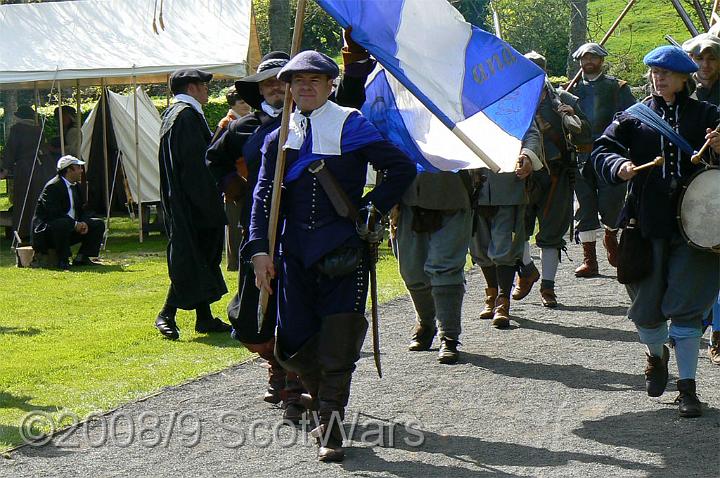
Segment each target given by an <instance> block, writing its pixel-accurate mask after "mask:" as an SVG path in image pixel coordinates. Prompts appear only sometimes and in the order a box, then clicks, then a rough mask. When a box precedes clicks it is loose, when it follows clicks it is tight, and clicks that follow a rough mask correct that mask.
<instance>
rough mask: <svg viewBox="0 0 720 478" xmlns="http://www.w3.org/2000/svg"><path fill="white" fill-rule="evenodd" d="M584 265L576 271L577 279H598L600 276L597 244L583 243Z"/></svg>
mask: <svg viewBox="0 0 720 478" xmlns="http://www.w3.org/2000/svg"><path fill="white" fill-rule="evenodd" d="M582 245H583V263H582V264H580V267H578V268H577V269H575V277H596V276H597V275H598V262H597V252H596V250H595V242H583V243H582Z"/></svg>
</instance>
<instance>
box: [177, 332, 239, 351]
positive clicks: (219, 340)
mask: <svg viewBox="0 0 720 478" xmlns="http://www.w3.org/2000/svg"><path fill="white" fill-rule="evenodd" d="M190 342H196V343H199V344H205V345H212V346H213V347H221V348H238V347H242V346H243V344H241V343H240V342H238V341H237V340H234V339H232V338H231V337H230V332H228V333H226V334H205V335H198V336H195V337H193V338H192V339H191V340H190Z"/></svg>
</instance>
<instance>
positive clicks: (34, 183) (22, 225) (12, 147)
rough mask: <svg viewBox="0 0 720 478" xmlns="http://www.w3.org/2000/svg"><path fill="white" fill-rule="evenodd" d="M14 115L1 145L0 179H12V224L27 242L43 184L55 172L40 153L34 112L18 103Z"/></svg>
mask: <svg viewBox="0 0 720 478" xmlns="http://www.w3.org/2000/svg"><path fill="white" fill-rule="evenodd" d="M14 116H15V121H16V122H15V124H14V125H13V126H12V128H10V135H9V136H8V139H7V143H6V145H5V151H4V154H3V161H2V168H0V178H2V177H5V176H11V177H12V178H13V181H14V185H13V194H12V204H13V208H12V211H13V214H12V225H13V229H14V230H15V231H17V233H18V236H19V237H20V240H21V241H22V242H29V241H30V231H31V227H30V226H31V224H32V217H33V212H34V211H35V204H36V203H37V200H38V198H39V197H40V192H41V191H42V190H43V187H44V186H45V183H47V182H48V181H49V180H50V179H51V178H52V177H53V176H54V175H55V163H54V162H53V161H52V160H51V159H49V158H45V157H44V155H43V150H42V148H41V146H43V145H42V144H41V139H42V128H41V127H40V126H38V125H36V124H35V111H33V109H32V108H31V107H30V106H20V107H19V108H18V110H17V111H16V112H15V113H14Z"/></svg>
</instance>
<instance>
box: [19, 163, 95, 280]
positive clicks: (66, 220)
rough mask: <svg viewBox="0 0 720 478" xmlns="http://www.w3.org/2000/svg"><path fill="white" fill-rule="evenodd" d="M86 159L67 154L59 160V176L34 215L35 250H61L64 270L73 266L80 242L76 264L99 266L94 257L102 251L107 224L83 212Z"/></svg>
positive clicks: (43, 195) (44, 192) (45, 189)
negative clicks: (74, 250)
mask: <svg viewBox="0 0 720 478" xmlns="http://www.w3.org/2000/svg"><path fill="white" fill-rule="evenodd" d="M84 164H85V162H84V161H80V160H79V159H77V158H76V157H74V156H63V157H62V158H60V159H59V160H58V162H57V170H58V173H57V176H55V177H54V178H52V179H51V180H50V181H48V183H47V184H46V185H45V188H43V191H42V193H40V199H38V202H37V207H36V208H35V216H34V217H33V249H34V250H35V253H36V254H47V252H48V250H49V249H55V251H56V252H57V257H58V263H57V266H58V267H59V268H60V269H69V267H70V264H69V260H68V259H69V257H70V256H71V255H72V253H71V251H70V246H72V245H73V244H77V243H80V244H81V245H80V250H79V251H78V253H77V255H76V256H75V260H73V265H74V266H90V265H95V263H94V262H93V261H91V260H90V258H91V257H97V256H98V254H100V244H101V243H102V239H103V233H104V232H105V224H104V223H103V221H102V220H101V219H94V218H91V217H89V215H87V214H86V213H85V212H83V209H82V204H83V199H82V198H81V197H80V188H79V187H78V182H79V181H80V178H81V176H82V171H83V168H82V166H83V165H84Z"/></svg>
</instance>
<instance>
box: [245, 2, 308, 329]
mask: <svg viewBox="0 0 720 478" xmlns="http://www.w3.org/2000/svg"><path fill="white" fill-rule="evenodd" d="M306 5H307V0H298V2H297V11H296V12H295V27H294V29H293V37H292V46H291V47H290V57H294V56H295V55H297V54H298V52H299V51H300V41H301V40H302V32H303V21H304V19H305V7H306ZM292 104H293V99H292V94H291V93H290V84H289V83H287V84H286V85H285V103H284V104H283V112H282V122H281V123H280V134H279V138H278V148H277V150H278V152H277V160H276V162H275V177H274V178H273V192H272V200H271V202H270V219H269V223H268V242H269V244H270V248H269V251H268V253H269V255H270V260H273V259H274V257H275V243H276V242H277V227H278V222H279V219H280V192H281V189H282V187H281V186H282V181H283V177H284V176H285V149H284V148H283V145H284V144H285V142H286V141H287V137H288V127H289V126H290V113H291V109H292ZM269 300H270V296H269V294H268V293H267V291H266V290H265V289H260V299H259V300H258V314H257V321H258V331H260V329H262V325H263V323H264V321H265V314H266V312H267V306H268V301H269Z"/></svg>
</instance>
